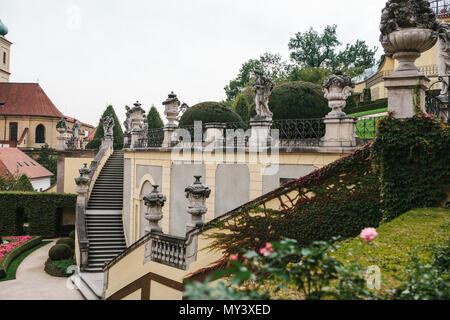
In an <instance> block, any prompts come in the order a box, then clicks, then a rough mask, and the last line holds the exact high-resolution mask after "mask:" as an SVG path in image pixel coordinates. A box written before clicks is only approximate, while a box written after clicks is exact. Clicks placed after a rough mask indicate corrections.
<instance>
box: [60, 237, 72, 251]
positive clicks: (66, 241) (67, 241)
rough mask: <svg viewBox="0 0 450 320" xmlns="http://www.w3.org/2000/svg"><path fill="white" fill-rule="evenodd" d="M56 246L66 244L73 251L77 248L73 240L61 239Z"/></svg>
mask: <svg viewBox="0 0 450 320" xmlns="http://www.w3.org/2000/svg"><path fill="white" fill-rule="evenodd" d="M56 244H65V245H68V246H69V247H71V248H72V249H74V248H75V241H74V240H73V239H72V238H61V239H59V240H58V241H56Z"/></svg>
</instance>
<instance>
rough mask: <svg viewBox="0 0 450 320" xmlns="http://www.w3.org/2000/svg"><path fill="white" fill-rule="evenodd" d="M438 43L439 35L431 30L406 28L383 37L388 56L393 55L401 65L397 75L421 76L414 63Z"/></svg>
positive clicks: (396, 72)
mask: <svg viewBox="0 0 450 320" xmlns="http://www.w3.org/2000/svg"><path fill="white" fill-rule="evenodd" d="M436 42H437V34H436V32H435V31H433V30H431V29H423V28H404V29H400V30H397V31H393V32H391V33H389V34H388V35H385V36H383V37H382V40H381V44H382V46H383V48H384V51H385V52H386V54H393V56H394V59H396V60H398V62H399V65H398V67H397V68H396V69H395V70H394V72H393V74H392V75H393V76H395V75H397V76H399V75H403V74H404V75H408V76H411V75H421V73H420V72H419V69H417V67H416V66H415V64H414V62H415V61H416V60H417V59H418V58H419V57H420V55H421V53H422V52H425V51H428V50H429V49H431V48H432V47H433V46H434V45H435V44H436Z"/></svg>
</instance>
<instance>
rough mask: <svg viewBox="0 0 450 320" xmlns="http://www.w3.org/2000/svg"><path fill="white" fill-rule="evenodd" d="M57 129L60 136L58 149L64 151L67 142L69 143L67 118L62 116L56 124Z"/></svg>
mask: <svg viewBox="0 0 450 320" xmlns="http://www.w3.org/2000/svg"><path fill="white" fill-rule="evenodd" d="M56 131H58V133H59V136H58V137H57V140H58V144H57V146H56V150H57V151H64V150H66V143H67V133H66V132H67V123H66V119H64V118H61V119H60V120H59V121H58V123H57V124H56Z"/></svg>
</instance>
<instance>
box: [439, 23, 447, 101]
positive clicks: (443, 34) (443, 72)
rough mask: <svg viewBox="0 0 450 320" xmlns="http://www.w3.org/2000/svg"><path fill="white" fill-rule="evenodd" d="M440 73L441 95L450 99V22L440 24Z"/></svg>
mask: <svg viewBox="0 0 450 320" xmlns="http://www.w3.org/2000/svg"><path fill="white" fill-rule="evenodd" d="M438 33H439V45H438V60H437V65H438V75H439V76H441V77H442V82H441V97H442V98H445V99H446V100H448V86H449V83H448V75H450V24H448V23H447V22H441V23H440V24H439V29H438Z"/></svg>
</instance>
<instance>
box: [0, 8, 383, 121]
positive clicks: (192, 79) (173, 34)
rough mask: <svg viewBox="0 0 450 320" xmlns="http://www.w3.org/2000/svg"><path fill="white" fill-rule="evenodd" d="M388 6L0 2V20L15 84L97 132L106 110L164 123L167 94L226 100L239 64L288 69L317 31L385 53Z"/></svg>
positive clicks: (190, 100)
mask: <svg viewBox="0 0 450 320" xmlns="http://www.w3.org/2000/svg"><path fill="white" fill-rule="evenodd" d="M385 2H386V0H363V1H362V0H341V1H336V0H316V1H315V0H313V1H305V0H270V1H269V0H70V1H69V0H0V19H2V21H3V22H4V23H5V24H6V25H7V26H8V28H9V34H8V35H7V36H6V37H7V39H8V40H10V41H11V42H13V43H14V44H13V47H12V54H11V73H12V76H11V82H37V81H39V83H40V84H41V86H42V87H43V89H44V90H45V91H46V93H47V94H48V95H49V97H50V99H51V100H52V101H53V102H54V103H55V105H56V106H57V107H58V108H59V109H60V110H61V112H63V113H64V114H65V115H67V116H74V117H76V118H77V119H80V120H81V121H84V122H88V123H91V124H93V125H97V123H98V119H99V117H100V116H101V114H102V113H103V111H104V110H105V108H106V106H107V105H108V104H112V105H114V108H115V110H116V112H117V114H118V116H119V118H120V120H121V121H122V122H123V121H124V118H125V107H124V106H125V105H130V106H131V105H132V104H133V103H134V102H135V101H136V100H139V101H140V102H141V103H142V104H143V107H144V109H146V110H148V109H149V108H150V106H151V105H152V104H155V105H156V106H157V107H158V110H159V111H160V113H161V116H163V113H162V112H163V108H162V105H161V102H162V101H164V100H165V99H166V98H167V94H168V93H170V91H174V92H175V93H176V94H178V97H179V99H180V100H181V102H186V103H187V104H188V105H193V104H196V103H198V102H201V101H220V100H222V99H225V93H224V90H223V88H224V87H225V85H226V84H227V83H228V82H229V80H231V79H233V78H234V77H236V75H237V73H238V71H239V68H240V66H241V65H242V63H243V62H245V61H246V60H248V59H251V58H258V57H259V56H260V55H261V54H262V53H264V52H273V53H280V54H282V56H283V57H284V58H285V59H288V58H289V50H288V47H287V45H288V42H289V39H290V38H291V37H293V36H294V34H295V33H296V32H304V31H306V30H307V29H309V27H311V26H312V27H313V28H314V29H316V30H318V31H320V32H321V31H322V30H323V28H324V27H325V26H326V25H331V24H337V25H338V35H339V39H340V40H341V41H342V42H344V43H349V42H351V43H353V42H355V41H356V40H357V39H360V40H365V41H366V42H367V43H368V44H369V45H370V46H371V47H372V46H379V42H378V37H379V30H378V26H379V22H380V15H381V9H382V8H383V7H384V4H385ZM379 47H380V46H379ZM381 53H382V48H381V47H380V48H379V50H378V54H377V56H379V55H381Z"/></svg>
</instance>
